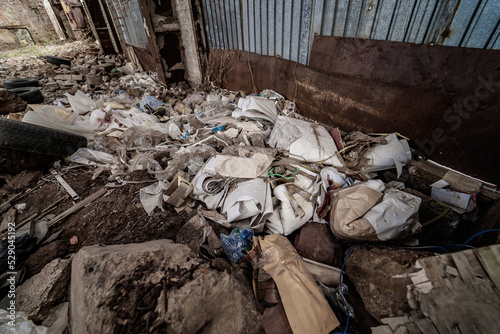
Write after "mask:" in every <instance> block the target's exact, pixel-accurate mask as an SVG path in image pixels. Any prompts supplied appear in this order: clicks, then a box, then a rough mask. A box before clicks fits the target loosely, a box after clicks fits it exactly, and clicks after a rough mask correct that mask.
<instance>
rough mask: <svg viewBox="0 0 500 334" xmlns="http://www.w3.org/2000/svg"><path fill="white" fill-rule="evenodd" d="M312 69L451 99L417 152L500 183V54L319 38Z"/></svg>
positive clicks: (313, 50)
mask: <svg viewBox="0 0 500 334" xmlns="http://www.w3.org/2000/svg"><path fill="white" fill-rule="evenodd" d="M310 66H311V67H314V68H315V69H317V70H320V71H324V72H326V73H340V74H345V75H352V76H357V77H360V78H363V79H367V80H376V81H380V82H385V83H392V84H400V85H406V86H409V87H414V88H419V89H424V90H433V91H436V92H441V93H449V94H453V98H452V101H451V103H450V106H449V108H448V109H446V110H445V111H444V113H443V117H442V118H440V121H439V124H438V125H437V126H436V128H435V129H434V135H431V136H429V137H427V138H426V139H424V140H421V141H419V142H416V144H417V146H418V147H420V148H421V150H422V151H423V152H424V153H425V154H426V155H428V156H430V157H431V158H432V159H434V160H436V161H438V162H440V163H443V164H446V165H449V166H451V167H454V168H456V169H460V170H462V171H464V172H466V173H469V174H471V175H473V176H477V177H480V178H484V179H486V180H488V181H490V182H494V183H497V184H499V183H500V175H499V173H498V171H499V170H500V141H499V140H498V137H497V136H498V134H499V133H500V98H499V97H500V51H498V50H481V49H471V48H456V47H446V46H435V45H424V44H409V43H398V42H388V41H375V40H361V39H352V38H340V37H327V36H317V37H316V38H315V39H314V43H313V47H312V52H311V61H310ZM416 116H418V115H416ZM417 119H418V118H417ZM416 126H419V122H418V120H417V122H416Z"/></svg>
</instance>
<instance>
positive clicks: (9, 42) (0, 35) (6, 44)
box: [0, 28, 21, 50]
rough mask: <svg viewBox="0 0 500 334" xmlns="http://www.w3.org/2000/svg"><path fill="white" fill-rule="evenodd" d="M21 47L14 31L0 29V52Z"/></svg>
mask: <svg viewBox="0 0 500 334" xmlns="http://www.w3.org/2000/svg"><path fill="white" fill-rule="evenodd" d="M20 46H21V42H20V41H19V38H17V36H16V34H15V33H14V30H13V29H1V28H0V50H8V49H14V48H18V47H20Z"/></svg>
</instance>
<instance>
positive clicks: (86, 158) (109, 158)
mask: <svg viewBox="0 0 500 334" xmlns="http://www.w3.org/2000/svg"><path fill="white" fill-rule="evenodd" d="M69 161H71V162H76V163H79V164H82V165H88V166H99V167H102V168H111V166H112V165H116V164H117V163H118V162H117V160H116V158H115V157H114V156H113V155H111V154H109V153H106V152H100V151H95V150H91V149H88V148H79V149H78V151H76V152H75V153H73V154H72V155H71V156H70V157H69Z"/></svg>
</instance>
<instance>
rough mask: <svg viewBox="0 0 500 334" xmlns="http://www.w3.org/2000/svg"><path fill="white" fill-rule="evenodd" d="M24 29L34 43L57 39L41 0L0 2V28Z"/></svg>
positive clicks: (8, 0) (5, 0) (3, 0)
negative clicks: (13, 27)
mask: <svg viewBox="0 0 500 334" xmlns="http://www.w3.org/2000/svg"><path fill="white" fill-rule="evenodd" d="M5 26H23V27H26V28H27V29H28V30H29V31H30V33H31V36H32V38H33V40H34V42H35V43H46V42H50V41H51V40H55V39H57V38H58V35H57V33H56V31H55V29H54V26H53V25H52V22H51V20H50V18H49V16H48V14H47V12H46V10H45V8H44V6H43V1H42V0H2V1H0V27H5Z"/></svg>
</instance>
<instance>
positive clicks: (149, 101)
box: [139, 95, 165, 111]
mask: <svg viewBox="0 0 500 334" xmlns="http://www.w3.org/2000/svg"><path fill="white" fill-rule="evenodd" d="M146 105H147V106H149V107H150V108H152V109H156V108H158V107H161V106H163V105H165V103H164V102H162V101H160V100H158V99H157V98H156V97H154V96H152V95H148V96H146V97H144V98H143V99H142V100H141V102H140V104H139V106H140V109H141V110H142V111H146V110H147V109H146V108H147V107H146Z"/></svg>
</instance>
